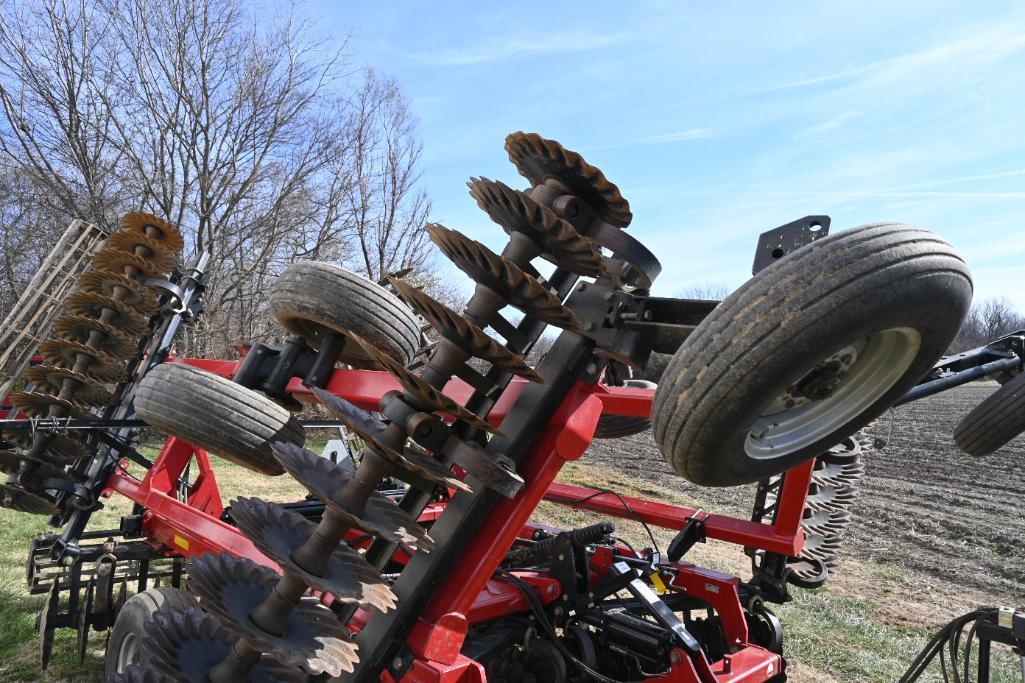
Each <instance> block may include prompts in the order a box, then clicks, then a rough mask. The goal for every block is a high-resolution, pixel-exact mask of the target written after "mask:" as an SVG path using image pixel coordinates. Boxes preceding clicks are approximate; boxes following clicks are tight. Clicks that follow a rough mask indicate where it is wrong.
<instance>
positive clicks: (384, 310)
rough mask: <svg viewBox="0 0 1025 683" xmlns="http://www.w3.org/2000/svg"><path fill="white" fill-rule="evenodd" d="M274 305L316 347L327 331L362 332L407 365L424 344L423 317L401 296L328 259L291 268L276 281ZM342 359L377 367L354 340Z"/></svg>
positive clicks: (284, 322) (286, 324)
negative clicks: (421, 335)
mask: <svg viewBox="0 0 1025 683" xmlns="http://www.w3.org/2000/svg"><path fill="white" fill-rule="evenodd" d="M270 305H271V310H273V311H274V317H276V318H277V319H278V322H280V323H281V325H282V326H283V327H284V328H285V329H286V330H288V331H289V332H291V333H292V334H297V335H299V336H300V337H303V338H304V339H305V340H306V342H307V343H308V344H309V345H310V346H312V347H313V348H319V347H320V344H321V342H322V341H323V339H324V337H325V336H327V335H328V334H330V333H332V332H341V333H342V334H350V333H352V334H357V335H359V336H360V337H362V338H363V339H365V340H367V341H369V342H370V343H371V344H373V345H374V346H375V347H376V348H377V349H378V350H379V351H382V352H383V353H385V354H387V355H388V356H389V357H391V358H393V359H394V360H396V361H398V362H399V363H402V364H403V365H406V364H407V363H409V361H410V360H412V358H413V354H415V353H416V352H417V351H418V350H419V349H420V323H419V322H418V320H417V318H416V316H415V315H414V314H413V312H412V311H411V310H409V308H408V307H406V305H405V304H404V303H402V301H401V300H399V298H398V297H397V296H395V295H394V294H392V293H391V292H389V291H388V290H387V289H385V288H384V287H382V286H380V285H378V284H377V283H375V282H371V281H370V280H368V279H366V278H364V277H362V276H360V275H357V274H355V273H352V272H349V271H348V270H345V269H344V268H339V267H338V266H333V265H331V264H328V263H320V262H317V261H305V262H302V263H295V264H293V265H291V266H289V267H288V268H286V269H285V271H284V272H283V273H281V275H280V276H278V279H277V280H275V281H274V284H273V285H271V290H270ZM339 360H340V361H341V362H342V363H347V364H349V365H354V366H356V367H364V368H369V367H373V363H372V362H371V361H370V359H369V358H368V357H367V354H366V352H365V351H364V350H363V349H362V348H361V347H360V345H359V344H357V343H356V342H355V341H352V340H348V341H347V342H346V344H345V347H344V348H343V350H342V355H341V357H340V359H339Z"/></svg>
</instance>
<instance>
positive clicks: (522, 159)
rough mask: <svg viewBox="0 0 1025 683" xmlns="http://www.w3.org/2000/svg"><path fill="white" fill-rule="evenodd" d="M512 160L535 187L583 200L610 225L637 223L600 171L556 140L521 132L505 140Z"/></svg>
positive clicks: (617, 191) (618, 192)
mask: <svg viewBox="0 0 1025 683" xmlns="http://www.w3.org/2000/svg"><path fill="white" fill-rule="evenodd" d="M505 151H506V152H508V153H509V161H511V162H512V163H513V165H514V166H516V170H517V171H519V172H520V175H521V176H523V177H524V178H526V179H527V180H529V181H530V184H531V185H535V186H536V185H548V186H549V187H552V188H554V189H556V190H558V191H560V192H563V193H565V194H571V195H574V196H576V197H579V198H580V199H581V200H583V202H584V203H585V204H587V205H588V206H589V207H591V210H592V211H594V212H595V213H596V214H597V215H598V217H599V218H601V219H602V220H603V221H605V222H606V223H609V224H611V225H614V226H616V227H617V228H625V227H626V226H628V225H630V221H632V220H633V214H632V213H631V212H630V203H629V202H627V201H626V199H624V198H623V195H622V193H620V191H619V188H618V187H616V186H615V185H614V184H613V183H611V182H609V180H608V179H607V178H606V177H605V174H604V173H602V172H601V171H600V170H599V169H597V168H595V167H594V166H591V165H590V164H589V163H587V162H586V161H584V159H583V157H581V156H580V155H579V154H577V153H576V152H572V151H570V150H568V149H566V148H565V147H563V146H562V145H560V144H559V143H558V142H556V141H555V140H546V139H545V138H543V137H541V136H540V135H538V134H537V133H524V132H522V131H518V132H516V133H511V134H509V135H508V136H507V137H506V138H505Z"/></svg>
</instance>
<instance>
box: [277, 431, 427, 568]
mask: <svg viewBox="0 0 1025 683" xmlns="http://www.w3.org/2000/svg"><path fill="white" fill-rule="evenodd" d="M271 450H273V451H274V457H276V458H277V459H278V462H280V463H281V466H282V467H284V468H285V469H286V470H288V473H289V474H291V475H292V477H293V478H295V479H296V480H297V481H298V482H299V483H300V484H302V485H303V486H305V487H306V488H307V489H309V491H310V493H312V494H313V495H314V496H316V497H317V498H319V499H320V500H322V501H323V502H324V504H325V505H327V506H328V507H329V508H331V509H332V510H333V511H334V513H335V515H337V516H338V517H340V518H342V519H344V520H345V521H346V523H348V524H349V525H351V526H352V527H354V528H357V529H359V530H361V531H365V532H367V533H368V534H373V535H375V536H378V537H380V538H383V539H385V540H387V541H391V542H393V543H405V544H406V545H408V546H410V547H412V548H417V549H419V550H425V551H430V550H431V548H433V547H434V541H433V540H432V539H431V537H430V536H428V535H427V531H426V530H425V529H424V528H423V527H422V526H420V525H419V524H417V522H416V519H414V518H413V516H412V515H410V514H409V513H408V512H406V511H405V510H403V509H402V508H400V507H399V506H398V505H397V504H395V502H394V501H393V500H392V499H391V498H389V497H388V496H385V495H382V494H380V493H376V492H375V493H371V494H370V498H369V499H368V500H367V506H366V508H365V509H364V510H363V515H362V517H357V516H355V515H353V514H351V513H350V512H349V511H348V510H346V509H345V508H344V507H343V506H342V505H341V504H339V503H338V502H337V501H336V500H335V498H336V497H337V493H338V492H339V491H340V490H341V488H342V487H343V486H344V485H345V482H347V481H348V480H349V479H351V478H352V474H353V473H352V471H351V470H348V469H346V468H344V467H340V466H339V465H336V464H334V463H333V462H331V461H330V460H328V459H327V458H322V457H320V456H319V455H317V454H316V453H314V452H313V451H311V450H307V449H305V448H303V447H301V446H297V445H295V444H291V443H285V442H278V443H275V444H273V445H272V446H271Z"/></svg>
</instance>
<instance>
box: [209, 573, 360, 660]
mask: <svg viewBox="0 0 1025 683" xmlns="http://www.w3.org/2000/svg"><path fill="white" fill-rule="evenodd" d="M279 578H280V576H279V575H278V574H277V573H276V572H275V571H274V570H272V569H268V568H266V567H261V566H260V565H258V564H256V563H255V562H253V561H252V560H249V559H247V558H243V557H233V556H231V555H229V554H227V553H221V554H218V555H211V554H210V553H206V554H204V555H201V556H200V557H198V558H196V559H195V560H194V561H193V563H192V569H191V570H190V571H189V587H190V589H191V590H192V592H194V593H195V594H196V595H197V596H199V599H200V601H201V602H202V605H203V608H204V609H206V610H207V611H208V612H210V613H212V614H213V615H214V616H215V617H217V619H218V620H219V621H220V623H221V626H223V627H224V628H225V629H227V630H228V631H229V632H231V633H232V634H233V635H234V636H235V637H243V638H245V639H246V640H247V641H249V643H250V644H251V645H252V646H253V647H255V648H256V649H258V650H261V651H262V652H266V653H270V654H271V655H272V656H273V657H274V658H275V659H277V660H278V661H279V662H281V663H282V664H283V665H285V666H299V667H302V668H303V669H305V670H306V671H308V672H309V673H311V674H313V675H319V674H321V673H327V674H328V675H330V676H339V675H341V673H342V672H343V671H352V665H353V663H355V662H356V661H357V657H356V645H355V644H354V643H353V642H351V641H350V639H349V630H348V629H347V628H345V626H344V625H343V624H342V623H341V622H340V621H338V618H337V617H336V616H335V614H334V612H332V611H331V610H329V609H328V608H326V607H323V606H322V605H316V604H310V603H309V602H307V601H300V602H299V604H297V605H296V606H295V608H294V609H293V610H292V611H291V613H290V614H289V615H288V623H287V624H286V625H285V630H284V633H282V635H280V636H278V635H274V634H271V633H267V632H266V631H264V630H263V629H262V628H260V627H259V626H257V625H256V624H255V623H254V622H253V621H252V620H251V619H250V618H249V613H250V612H251V611H252V610H253V608H254V607H256V606H257V605H259V604H260V603H261V602H263V601H264V600H265V599H266V598H267V596H268V595H270V593H271V591H273V590H274V586H275V585H276V584H277V582H278V579H279Z"/></svg>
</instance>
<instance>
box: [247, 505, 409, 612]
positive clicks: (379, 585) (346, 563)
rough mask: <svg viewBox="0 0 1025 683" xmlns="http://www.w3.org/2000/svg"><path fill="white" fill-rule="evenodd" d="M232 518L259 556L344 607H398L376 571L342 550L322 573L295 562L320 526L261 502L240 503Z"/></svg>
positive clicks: (343, 547) (342, 547)
mask: <svg viewBox="0 0 1025 683" xmlns="http://www.w3.org/2000/svg"><path fill="white" fill-rule="evenodd" d="M231 514H232V517H233V518H234V519H235V522H236V523H237V524H238V528H239V529H241V530H242V533H244V534H245V535H246V536H247V537H248V538H249V540H250V541H252V542H253V544H254V545H255V546H256V547H257V548H259V549H260V552H262V553H263V554H264V555H266V556H267V557H269V558H271V559H272V560H274V561H275V562H276V563H277V564H278V565H279V566H280V567H281V568H282V569H283V570H284V571H285V572H287V573H290V574H294V575H297V576H299V577H300V578H302V580H303V581H304V582H305V583H306V585H308V586H310V587H312V588H313V589H314V590H318V591H321V592H323V593H330V594H331V595H333V596H334V598H335V600H338V601H339V602H342V603H348V604H358V605H360V606H361V607H373V608H375V609H378V610H380V611H382V612H387V611H388V610H390V609H392V608H393V607H395V595H394V594H393V593H392V592H391V589H390V588H388V585H387V584H386V583H385V582H384V579H383V578H381V575H380V574H378V573H377V570H376V569H374V568H373V567H371V566H370V564H369V563H368V562H367V561H366V560H364V559H363V556H362V555H360V554H359V553H357V552H356V551H354V550H351V549H350V548H349V547H348V546H346V545H344V544H339V545H338V546H337V547H335V549H334V551H333V552H332V553H331V556H330V557H329V558H327V561H326V563H325V567H324V568H323V569H321V568H319V567H317V568H310V569H308V568H306V567H303V566H301V565H300V564H299V562H297V561H296V560H295V559H293V557H292V555H293V554H294V553H295V552H296V551H297V550H298V549H299V548H300V547H302V546H303V545H304V544H305V543H306V542H307V541H308V540H309V539H310V537H311V536H313V534H314V530H315V529H316V526H317V525H316V524H314V523H313V522H310V521H309V520H307V519H306V518H305V517H303V516H302V515H300V514H299V513H297V512H292V511H291V510H287V509H285V508H283V507H281V506H280V505H275V504H273V503H267V502H266V501H263V500H260V499H259V498H239V499H237V500H235V501H232V504H231ZM326 514H330V513H326Z"/></svg>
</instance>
